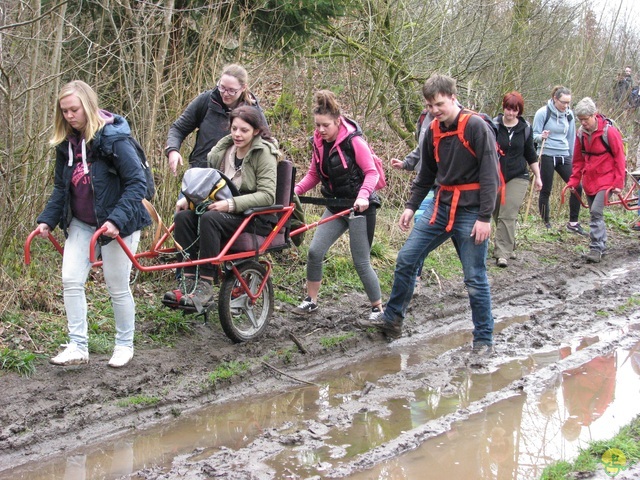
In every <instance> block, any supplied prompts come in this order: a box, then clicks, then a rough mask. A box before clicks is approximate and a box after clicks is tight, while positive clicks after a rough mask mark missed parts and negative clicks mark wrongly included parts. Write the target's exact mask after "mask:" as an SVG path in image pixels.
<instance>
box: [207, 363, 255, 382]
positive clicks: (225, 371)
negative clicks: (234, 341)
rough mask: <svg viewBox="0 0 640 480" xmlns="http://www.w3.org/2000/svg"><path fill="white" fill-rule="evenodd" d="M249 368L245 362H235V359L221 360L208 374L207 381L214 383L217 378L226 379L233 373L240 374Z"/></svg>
mask: <svg viewBox="0 0 640 480" xmlns="http://www.w3.org/2000/svg"><path fill="white" fill-rule="evenodd" d="M248 369H249V364H248V363H247V362H237V361H235V360H233V361H231V362H223V363H221V364H220V365H218V367H217V368H216V369H215V370H214V371H213V372H211V373H210V374H209V377H208V378H209V383H212V384H213V385H215V384H216V383H217V382H218V380H226V379H229V378H231V377H233V376H235V375H240V374H241V373H242V372H245V371H246V370H248Z"/></svg>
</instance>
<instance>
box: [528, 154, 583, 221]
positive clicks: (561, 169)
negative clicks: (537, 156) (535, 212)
mask: <svg viewBox="0 0 640 480" xmlns="http://www.w3.org/2000/svg"><path fill="white" fill-rule="evenodd" d="M571 169H572V163H571V159H570V158H569V157H562V156H550V155H542V158H541V163H540V179H541V180H542V190H540V197H539V199H538V208H539V209H540V216H541V217H542V220H543V221H544V223H549V197H550V196H551V188H552V187H553V173H554V172H558V175H560V177H561V178H562V180H564V183H567V182H568V181H569V177H570V176H571ZM576 191H577V192H578V193H579V194H580V195H582V185H578V188H576ZM568 193H569V221H570V222H577V221H578V216H579V215H580V200H579V199H578V198H577V197H576V196H575V195H574V194H573V193H570V192H568Z"/></svg>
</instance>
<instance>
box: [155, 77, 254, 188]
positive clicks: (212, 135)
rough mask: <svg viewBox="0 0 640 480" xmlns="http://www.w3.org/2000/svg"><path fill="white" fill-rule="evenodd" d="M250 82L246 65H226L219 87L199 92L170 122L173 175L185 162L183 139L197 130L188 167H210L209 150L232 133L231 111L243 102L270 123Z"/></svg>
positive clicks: (168, 154) (168, 144)
mask: <svg viewBox="0 0 640 480" xmlns="http://www.w3.org/2000/svg"><path fill="white" fill-rule="evenodd" d="M248 84H249V76H248V74H247V71H246V70H245V69H244V68H243V67H241V66H240V65H228V66H226V67H224V69H223V71H222V75H220V80H218V84H217V85H216V87H215V88H213V89H212V90H207V91H206V92H203V93H201V94H200V95H198V96H197V97H196V98H195V99H194V100H193V101H192V102H191V103H189V105H188V106H187V108H186V109H185V110H184V112H182V115H180V117H179V118H178V119H177V120H176V121H175V122H173V123H172V124H171V127H170V128H169V134H168V136H167V145H166V148H165V150H164V151H165V153H166V155H167V157H168V159H169V168H170V169H171V171H172V172H173V174H174V175H177V174H178V165H183V163H184V162H183V159H182V155H181V154H180V147H181V146H182V142H183V141H184V139H185V138H186V137H187V136H189V134H191V133H192V132H193V131H195V130H197V134H196V142H195V145H194V147H193V150H192V151H191V155H190V156H189V167H206V166H207V155H208V153H209V152H210V151H211V149H212V148H213V147H214V146H215V145H216V144H217V143H218V142H219V141H220V139H221V138H223V137H225V136H226V135H228V134H229V125H230V124H229V114H230V112H231V111H232V110H233V109H234V108H236V107H239V106H242V105H248V106H251V107H254V108H255V109H256V110H257V111H258V112H259V114H260V116H261V117H262V118H261V120H262V123H264V124H265V125H266V124H267V120H266V118H265V117H264V114H263V113H262V110H261V108H260V105H259V104H258V100H257V99H256V97H255V96H254V95H253V94H252V93H251V92H250V91H249V86H248Z"/></svg>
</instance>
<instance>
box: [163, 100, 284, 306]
mask: <svg viewBox="0 0 640 480" xmlns="http://www.w3.org/2000/svg"><path fill="white" fill-rule="evenodd" d="M230 117H231V133H230V134H229V135H227V136H226V137H224V138H222V139H221V140H220V141H219V142H218V143H217V144H216V146H215V147H213V148H212V149H211V152H209V155H207V161H208V166H209V167H211V168H215V169H217V170H220V171H221V172H222V173H224V174H225V175H226V176H227V178H229V179H230V180H231V182H232V183H233V184H234V185H235V186H236V188H237V189H238V191H239V196H235V197H233V198H230V199H227V200H217V201H215V202H212V203H210V204H209V205H207V207H206V210H205V212H204V213H200V212H198V210H191V209H189V206H188V203H189V202H188V201H187V199H186V198H184V197H182V198H180V199H179V200H178V202H177V204H176V215H175V229H174V235H175V238H176V241H177V242H178V243H179V244H180V245H182V246H184V248H185V250H186V252H187V253H188V254H189V257H190V258H193V259H195V258H214V257H216V256H218V255H219V254H220V251H221V250H222V246H223V245H224V244H226V242H227V241H228V240H229V239H230V238H231V237H232V236H233V234H234V233H235V232H236V231H237V230H238V227H240V224H241V223H242V222H243V221H244V219H245V217H244V215H242V212H244V211H245V210H248V209H250V208H255V207H263V206H269V205H273V203H274V201H275V196H276V171H277V163H278V158H279V157H280V151H279V150H278V147H277V145H276V144H275V141H274V139H273V137H272V136H271V132H270V131H269V127H267V124H266V123H265V122H264V121H263V117H262V115H261V114H260V112H259V111H258V110H257V109H256V108H253V107H250V106H247V105H244V106H241V107H238V108H236V109H234V110H233V111H232V112H231V113H230ZM267 217H268V218H267ZM275 223H276V218H275V215H274V216H271V215H261V216H258V218H257V219H256V225H255V233H257V234H258V235H264V236H266V235H268V234H269V233H270V232H271V230H272V229H273V226H274V225H275ZM178 255H180V257H179V258H178V260H179V261H182V257H181V255H182V254H181V253H179V254H178ZM215 269H216V266H214V265H212V264H203V265H200V266H193V267H185V268H184V277H185V278H184V280H179V281H178V287H177V289H176V290H172V291H169V292H166V293H165V294H164V298H163V303H167V304H177V305H180V306H186V307H193V308H195V309H197V310H198V311H201V310H202V309H203V308H206V307H207V306H208V305H209V303H210V302H211V300H212V298H213V279H214V276H215Z"/></svg>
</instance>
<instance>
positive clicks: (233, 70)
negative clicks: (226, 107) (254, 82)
mask: <svg viewBox="0 0 640 480" xmlns="http://www.w3.org/2000/svg"><path fill="white" fill-rule="evenodd" d="M223 75H229V76H230V77H235V78H236V80H238V82H239V83H240V85H241V86H242V87H245V88H244V91H243V92H242V95H240V98H239V99H238V100H239V101H240V102H245V103H246V104H247V105H254V104H255V103H256V102H255V100H254V99H253V96H252V95H251V92H249V87H248V84H249V74H248V73H247V71H246V70H245V69H244V67H241V66H240V65H237V64H235V63H232V64H231V65H227V66H226V67H224V68H223V69H222V73H221V74H220V76H221V77H222V76H223Z"/></svg>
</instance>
